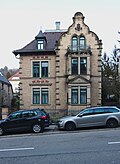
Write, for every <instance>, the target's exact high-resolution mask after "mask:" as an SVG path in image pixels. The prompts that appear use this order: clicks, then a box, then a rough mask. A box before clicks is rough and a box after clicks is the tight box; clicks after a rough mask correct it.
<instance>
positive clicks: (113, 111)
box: [107, 108, 119, 113]
mask: <svg viewBox="0 0 120 164" xmlns="http://www.w3.org/2000/svg"><path fill="white" fill-rule="evenodd" d="M107 112H108V113H116V112H119V110H118V109H116V108H107Z"/></svg>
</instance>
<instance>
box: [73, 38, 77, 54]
mask: <svg viewBox="0 0 120 164" xmlns="http://www.w3.org/2000/svg"><path fill="white" fill-rule="evenodd" d="M72 50H73V51H75V52H76V51H77V50H78V39H77V37H76V36H74V37H73V38H72Z"/></svg>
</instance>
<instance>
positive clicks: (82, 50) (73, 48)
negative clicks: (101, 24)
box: [67, 46, 92, 55]
mask: <svg viewBox="0 0 120 164" xmlns="http://www.w3.org/2000/svg"><path fill="white" fill-rule="evenodd" d="M70 53H71V54H73V53H80V54H83V53H84V54H88V53H89V54H90V55H92V51H91V48H90V46H85V47H82V46H68V48H67V55H68V54H70Z"/></svg>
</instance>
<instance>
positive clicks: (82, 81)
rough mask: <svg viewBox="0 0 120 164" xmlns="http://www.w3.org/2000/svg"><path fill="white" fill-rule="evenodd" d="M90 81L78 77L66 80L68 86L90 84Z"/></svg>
mask: <svg viewBox="0 0 120 164" xmlns="http://www.w3.org/2000/svg"><path fill="white" fill-rule="evenodd" d="M90 83H91V81H90V80H88V79H86V78H84V77H82V76H80V75H78V76H76V77H73V78H71V79H68V84H90Z"/></svg>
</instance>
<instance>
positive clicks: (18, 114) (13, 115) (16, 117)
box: [8, 112, 21, 120]
mask: <svg viewBox="0 0 120 164" xmlns="http://www.w3.org/2000/svg"><path fill="white" fill-rule="evenodd" d="M8 118H9V119H10V120H13V119H18V118H21V112H16V113H13V114H10V115H9V116H8Z"/></svg>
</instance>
